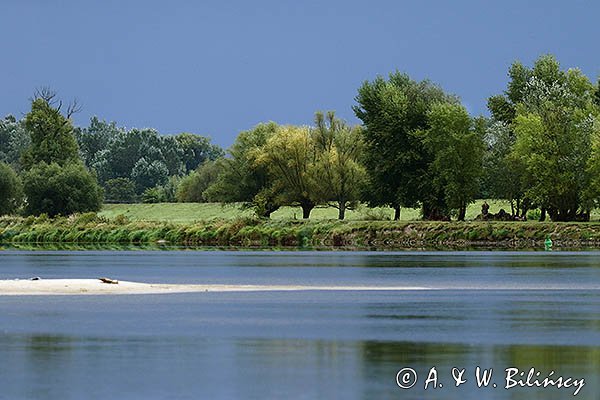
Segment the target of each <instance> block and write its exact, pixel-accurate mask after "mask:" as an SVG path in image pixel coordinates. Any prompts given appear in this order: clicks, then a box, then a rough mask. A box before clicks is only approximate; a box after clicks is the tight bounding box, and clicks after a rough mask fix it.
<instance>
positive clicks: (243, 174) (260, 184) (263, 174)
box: [203, 122, 280, 218]
mask: <svg viewBox="0 0 600 400" xmlns="http://www.w3.org/2000/svg"><path fill="white" fill-rule="evenodd" d="M278 127H279V126H278V125H277V124H276V123H274V122H269V123H262V124H259V125H257V126H255V127H254V128H252V129H250V130H247V131H243V132H241V133H240V134H239V135H238V136H237V138H236V140H235V142H234V144H233V145H232V146H231V148H230V149H229V151H228V153H229V154H228V157H226V158H223V159H221V160H220V161H219V163H220V164H221V168H222V171H220V172H219V175H218V177H217V179H216V181H215V182H214V183H213V184H211V185H210V186H209V187H208V188H207V189H206V190H205V191H204V192H203V197H204V198H206V200H208V201H218V202H223V203H233V202H243V203H244V205H245V206H246V207H253V208H254V210H255V211H256V214H257V215H258V216H259V217H263V218H268V217H269V216H270V215H271V213H273V212H274V211H276V210H277V209H278V208H279V207H280V203H279V200H278V198H277V191H276V189H275V188H274V187H273V182H272V179H271V177H270V174H269V169H268V167H267V165H265V164H264V163H259V162H257V156H258V155H259V154H260V153H261V149H262V147H263V146H265V144H266V143H267V141H268V140H269V139H270V138H271V137H272V136H273V135H274V134H275V132H276V131H277V129H278Z"/></svg>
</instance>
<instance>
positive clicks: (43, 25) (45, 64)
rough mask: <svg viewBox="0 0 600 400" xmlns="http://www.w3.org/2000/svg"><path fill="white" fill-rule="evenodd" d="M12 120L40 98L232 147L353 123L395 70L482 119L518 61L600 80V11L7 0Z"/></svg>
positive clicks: (520, 4) (573, 6) (4, 105)
mask: <svg viewBox="0 0 600 400" xmlns="http://www.w3.org/2000/svg"><path fill="white" fill-rule="evenodd" d="M0 11H1V12H0V15H1V16H2V17H1V18H0V38H2V41H1V43H2V54H3V57H2V58H1V60H0V88H1V92H0V115H5V114H13V115H16V116H22V115H24V114H25V113H26V112H27V111H28V108H29V104H28V99H29V98H30V97H31V95H32V93H33V92H34V90H35V88H37V87H40V86H50V87H52V88H53V89H54V90H56V91H57V92H58V93H59V95H60V97H61V98H63V99H65V100H69V99H72V98H74V97H76V98H77V99H78V100H79V101H80V103H82V104H83V106H84V108H83V111H82V112H81V113H79V114H77V115H76V117H75V122H76V124H77V125H80V126H87V125H88V123H89V118H90V116H92V115H97V116H98V117H100V118H101V119H106V120H111V121H116V122H117V123H118V124H119V125H121V126H125V127H140V128H142V127H153V128H156V129H158V130H159V131H160V132H161V133H167V134H168V133H179V132H193V133H199V134H205V135H208V136H210V137H211V138H212V139H213V142H214V143H217V144H219V145H221V146H224V147H227V146H229V145H230V144H231V143H232V142H233V140H234V139H235V137H236V135H237V134H238V133H239V131H241V130H245V129H249V128H251V127H252V126H254V125H256V124H257V123H259V122H262V121H269V120H273V121H276V122H278V123H290V124H309V123H311V122H312V118H313V115H314V112H315V111H316V110H336V111H337V114H338V115H339V116H341V117H342V118H344V119H346V120H348V121H349V122H351V123H356V122H358V121H357V120H356V118H355V117H354V114H353V112H352V109H351V107H352V105H353V104H355V102H354V97H355V96H356V91H357V89H358V87H359V86H360V84H361V83H362V82H363V81H365V80H371V79H373V78H374V77H376V76H377V75H387V74H388V73H390V72H392V71H395V70H396V69H397V70H399V71H402V72H406V73H408V74H409V75H410V76H411V77H412V78H414V79H423V78H429V79H431V80H432V81H434V82H436V83H438V84H440V85H441V86H442V87H443V88H444V89H445V90H447V91H449V92H452V93H454V94H457V95H459V96H460V97H461V99H462V100H463V103H464V104H465V106H467V108H468V109H469V111H470V112H471V113H473V114H475V115H476V114H482V113H486V105H485V104H486V98H487V97H489V96H490V95H493V94H496V93H499V92H501V91H502V90H503V89H504V88H505V86H506V82H507V76H506V74H507V69H508V67H509V66H510V64H511V63H512V62H513V61H514V60H517V59H518V60H521V61H522V62H524V63H526V64H531V62H532V61H533V60H534V59H535V58H537V57H538V56H539V55H541V54H545V53H553V54H555V55H556V56H557V58H558V59H559V61H560V62H561V64H562V66H563V67H579V68H581V69H582V70H583V72H584V73H585V74H586V75H588V76H589V77H590V78H591V79H593V80H594V81H595V80H596V77H597V76H598V74H599V73H600V52H599V51H598V41H599V40H600V23H599V21H600V3H598V2H596V1H593V0H590V1H581V0H569V1H555V0H545V1H525V0H510V1H509V0H501V1H500V0H499V1H485V0H479V1H461V0H454V1H450V0H446V1H441V0H440V1H401V0H397V1H377V0H372V1H353V0H346V1H342V0H335V1H327V0H321V1H291V0H290V1H288V0H268V1H261V0H255V1H247V0H246V1H242V0H236V1H234V0H232V1H226V0H222V1H210V0H208V1H200V0H198V1H183V0H172V1H165V0H161V1H158V0H120V1H119V0H102V1H100V0H97V1H87V0H63V1H60V0H1V7H0Z"/></svg>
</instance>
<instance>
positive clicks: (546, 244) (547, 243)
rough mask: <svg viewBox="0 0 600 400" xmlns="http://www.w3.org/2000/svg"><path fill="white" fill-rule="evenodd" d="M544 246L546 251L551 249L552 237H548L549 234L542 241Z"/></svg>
mask: <svg viewBox="0 0 600 400" xmlns="http://www.w3.org/2000/svg"><path fill="white" fill-rule="evenodd" d="M544 248H545V250H546V251H550V250H552V239H550V236H548V237H547V238H546V240H545V241H544Z"/></svg>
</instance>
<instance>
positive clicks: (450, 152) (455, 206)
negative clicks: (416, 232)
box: [421, 103, 484, 221]
mask: <svg viewBox="0 0 600 400" xmlns="http://www.w3.org/2000/svg"><path fill="white" fill-rule="evenodd" d="M428 119H429V124H430V128H429V129H428V130H426V131H423V132H422V133H421V135H422V140H423V143H424V145H425V147H426V148H427V149H428V151H429V152H430V153H431V156H432V157H433V162H432V163H431V167H430V173H431V179H432V182H433V185H434V186H435V187H436V189H437V190H436V192H443V194H444V196H445V200H446V204H447V206H448V208H449V209H452V210H457V211H458V220H459V221H464V219H465V214H466V210H467V205H468V204H469V203H471V202H473V201H474V200H475V197H476V195H477V193H478V191H479V184H480V182H479V180H480V178H481V175H482V162H483V152H484V141H483V135H484V127H483V126H482V125H483V123H482V121H480V120H479V121H478V120H473V119H472V118H471V117H470V116H469V113H468V112H467V110H466V109H465V108H464V107H463V106H461V105H459V104H449V103H439V104H434V105H433V106H432V107H431V109H430V111H429V113H428Z"/></svg>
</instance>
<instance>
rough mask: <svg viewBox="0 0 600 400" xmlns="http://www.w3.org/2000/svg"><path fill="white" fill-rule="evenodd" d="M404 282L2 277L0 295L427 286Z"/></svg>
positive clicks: (263, 290)
mask: <svg viewBox="0 0 600 400" xmlns="http://www.w3.org/2000/svg"><path fill="white" fill-rule="evenodd" d="M424 289H425V288H422V287H401V286H387V287H384V286H298V285H185V284H157V283H140V282H127V281H119V283H118V284H110V283H103V282H101V281H100V280H99V279H40V280H35V281H32V280H0V296H29V295H85V294H88V295H97V294H160V293H190V292H265V291H308V290H327V291H359V290H424Z"/></svg>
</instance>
